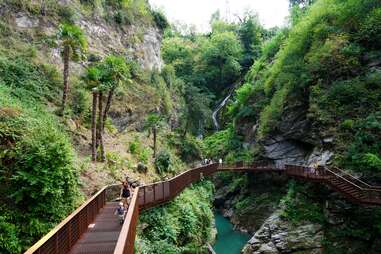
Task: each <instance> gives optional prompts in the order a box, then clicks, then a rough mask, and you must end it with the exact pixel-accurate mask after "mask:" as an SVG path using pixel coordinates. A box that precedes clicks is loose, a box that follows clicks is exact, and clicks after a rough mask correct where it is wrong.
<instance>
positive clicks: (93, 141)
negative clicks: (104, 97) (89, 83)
mask: <svg viewBox="0 0 381 254" xmlns="http://www.w3.org/2000/svg"><path fill="white" fill-rule="evenodd" d="M97 100H98V92H97V90H96V89H95V88H94V89H93V108H92V113H91V159H92V161H96V160H97V134H96V131H97V126H96V120H97Z"/></svg>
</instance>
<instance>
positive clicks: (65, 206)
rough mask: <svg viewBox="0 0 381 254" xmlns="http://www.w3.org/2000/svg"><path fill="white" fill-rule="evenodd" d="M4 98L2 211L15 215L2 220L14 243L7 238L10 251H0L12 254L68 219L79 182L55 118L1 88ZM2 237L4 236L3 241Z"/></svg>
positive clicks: (0, 124) (1, 102) (0, 131)
mask: <svg viewBox="0 0 381 254" xmlns="http://www.w3.org/2000/svg"><path fill="white" fill-rule="evenodd" d="M0 98H1V99H0V108H2V109H3V110H2V111H1V114H0V172H1V174H0V193H1V194H0V199H1V200H3V202H4V203H3V204H4V205H1V206H0V212H1V214H2V215H3V214H8V213H9V214H12V216H9V217H2V222H0V224H2V225H1V226H2V227H4V228H5V230H6V231H7V232H10V235H9V236H7V237H11V238H12V239H11V238H7V239H8V240H10V242H9V243H8V244H9V245H6V246H9V248H10V249H8V250H7V249H6V250H4V249H0V252H1V253H4V252H6V253H8V252H7V251H9V250H16V249H20V248H22V249H24V248H25V246H28V245H30V244H31V243H32V242H33V241H35V240H37V239H38V238H40V237H41V236H42V235H43V234H46V233H47V232H48V231H49V230H50V229H51V228H52V226H53V225H54V224H55V223H57V222H58V221H60V220H61V219H62V218H63V217H65V216H66V215H67V214H68V213H69V212H70V211H71V210H72V209H73V208H74V207H75V206H76V204H77V199H78V189H77V186H78V183H77V175H76V173H75V170H74V167H73V160H74V158H73V157H74V153H73V150H72V147H71V144H70V141H69V138H68V137H67V136H66V135H65V134H64V130H63V127H62V126H60V125H59V124H57V122H56V119H55V118H54V116H52V115H50V114H49V113H47V112H45V111H43V110H42V109H41V108H40V106H39V105H38V103H35V102H34V101H30V100H29V101H28V100H27V98H26V99H25V102H23V101H20V100H19V99H17V98H15V97H14V96H12V95H11V90H10V89H9V88H8V87H5V86H4V85H2V84H0ZM5 204H12V205H11V206H7V205H5ZM11 225H15V227H16V228H17V230H16V231H14V230H13V229H12V228H13V226H11ZM22 225H24V226H22ZM4 237H5V236H4V235H3V233H0V239H5V238H4ZM15 238H17V240H16V239H15ZM6 241H7V240H6ZM0 242H1V241H0ZM1 244H2V245H4V244H3V243H1ZM1 244H0V246H1Z"/></svg>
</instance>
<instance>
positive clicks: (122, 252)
mask: <svg viewBox="0 0 381 254" xmlns="http://www.w3.org/2000/svg"><path fill="white" fill-rule="evenodd" d="M138 194H139V187H136V188H135V190H134V192H133V194H132V199H131V203H130V205H129V207H128V211H127V215H126V219H125V220H124V223H123V226H122V229H121V231H120V234H119V237H118V241H117V243H116V246H115V250H114V254H127V253H133V251H134V241H135V235H136V225H137V222H138V217H139V204H138V202H137V200H138Z"/></svg>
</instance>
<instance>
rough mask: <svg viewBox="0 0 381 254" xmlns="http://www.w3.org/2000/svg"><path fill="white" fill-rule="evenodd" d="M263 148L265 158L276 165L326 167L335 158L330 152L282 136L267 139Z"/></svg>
mask: <svg viewBox="0 0 381 254" xmlns="http://www.w3.org/2000/svg"><path fill="white" fill-rule="evenodd" d="M263 148H264V154H263V156H264V157H266V158H267V159H269V160H271V161H273V162H274V163H275V164H276V165H284V164H297V165H313V164H319V165H326V164H327V163H328V162H329V160H330V159H331V157H332V156H333V153H332V152H331V151H329V150H326V149H324V148H320V147H318V146H315V147H314V146H313V145H312V144H309V143H305V142H303V141H300V140H294V139H289V138H286V137H284V136H281V135H278V136H273V137H269V138H267V139H266V140H265V141H264V142H263Z"/></svg>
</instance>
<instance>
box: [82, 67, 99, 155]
mask: <svg viewBox="0 0 381 254" xmlns="http://www.w3.org/2000/svg"><path fill="white" fill-rule="evenodd" d="M101 75H102V74H101V71H100V70H99V68H97V67H89V68H87V70H86V73H85V75H84V76H83V79H84V81H85V82H86V84H87V86H88V88H89V89H91V90H92V94H93V105H92V111H91V112H92V113H91V157H92V161H96V159H97V148H98V141H99V134H98V132H97V125H96V123H97V105H98V90H99V87H100V85H101V81H100V79H101Z"/></svg>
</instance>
